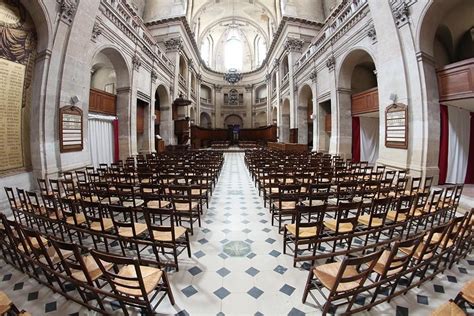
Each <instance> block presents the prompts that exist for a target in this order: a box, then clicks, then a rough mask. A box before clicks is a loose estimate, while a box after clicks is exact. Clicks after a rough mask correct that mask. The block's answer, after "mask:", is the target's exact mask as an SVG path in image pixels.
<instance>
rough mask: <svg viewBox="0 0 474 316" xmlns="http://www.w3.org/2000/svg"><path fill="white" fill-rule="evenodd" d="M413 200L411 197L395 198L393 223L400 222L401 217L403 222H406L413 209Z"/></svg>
mask: <svg viewBox="0 0 474 316" xmlns="http://www.w3.org/2000/svg"><path fill="white" fill-rule="evenodd" d="M414 200H415V197H414V196H412V195H404V196H400V197H398V198H397V200H396V202H395V203H396V204H395V211H396V215H395V219H394V222H398V221H400V218H402V216H403V217H404V218H403V220H404V221H407V220H408V219H409V218H410V211H411V210H412V208H413V202H414Z"/></svg>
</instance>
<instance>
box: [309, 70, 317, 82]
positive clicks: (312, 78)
mask: <svg viewBox="0 0 474 316" xmlns="http://www.w3.org/2000/svg"><path fill="white" fill-rule="evenodd" d="M309 79H311V81H312V82H316V81H317V80H318V71H317V70H316V68H315V69H313V71H311V73H310V74H309Z"/></svg>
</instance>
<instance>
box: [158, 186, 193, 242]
mask: <svg viewBox="0 0 474 316" xmlns="http://www.w3.org/2000/svg"><path fill="white" fill-rule="evenodd" d="M165 192H166V193H167V194H169V196H170V198H171V203H172V207H173V208H174V210H175V215H176V220H177V225H179V226H183V219H184V220H185V221H186V220H187V221H188V223H189V227H187V228H188V229H189V230H190V231H191V235H193V233H194V229H193V227H194V222H196V221H197V222H198V226H199V227H201V212H200V209H199V202H198V201H196V200H195V199H194V198H193V195H192V192H191V186H189V185H170V186H168V187H167V188H166V189H165Z"/></svg>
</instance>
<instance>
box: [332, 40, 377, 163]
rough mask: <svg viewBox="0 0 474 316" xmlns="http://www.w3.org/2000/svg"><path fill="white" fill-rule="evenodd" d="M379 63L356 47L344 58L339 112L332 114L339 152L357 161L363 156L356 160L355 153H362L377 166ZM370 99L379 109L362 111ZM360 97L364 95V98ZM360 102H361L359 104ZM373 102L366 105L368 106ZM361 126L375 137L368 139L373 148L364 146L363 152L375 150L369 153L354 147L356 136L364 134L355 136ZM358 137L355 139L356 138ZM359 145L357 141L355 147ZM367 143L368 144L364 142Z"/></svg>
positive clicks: (333, 132)
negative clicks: (377, 66) (353, 130)
mask: <svg viewBox="0 0 474 316" xmlns="http://www.w3.org/2000/svg"><path fill="white" fill-rule="evenodd" d="M376 69H377V68H376V61H375V58H374V56H373V54H372V53H371V52H370V51H369V50H367V49H365V48H362V47H356V48H354V49H353V50H351V51H349V52H348V53H347V54H345V56H343V58H342V62H341V63H340V67H339V72H338V76H337V79H338V80H337V87H338V93H339V98H338V104H337V108H336V111H333V110H332V109H331V112H332V113H334V112H335V113H337V114H336V122H337V123H336V124H334V119H332V123H333V124H332V133H331V137H333V136H334V135H335V136H336V137H338V140H339V150H338V152H339V153H341V154H344V156H346V157H352V158H353V159H354V158H355V159H356V160H358V159H359V157H354V156H353V153H354V152H361V157H362V160H369V162H371V163H375V161H376V160H377V159H378V152H379V150H378V146H379V130H380V127H379V126H380V121H379V114H378V113H379V112H378V111H379V110H378V109H379V105H378V94H377V93H378V92H377V75H376V74H377V70H376ZM362 95H364V96H370V100H373V102H376V104H375V106H372V107H371V108H370V111H369V110H368V111H359V110H357V109H360V107H358V105H360V104H365V102H366V101H365V100H369V99H368V98H365V97H362ZM358 96H361V97H360V99H359V98H358ZM356 100H361V101H360V102H357V101H356ZM368 104H369V103H367V104H366V106H368ZM359 121H360V122H361V123H360V130H361V134H360V135H362V134H364V135H365V134H367V133H368V132H369V131H371V132H372V133H371V134H370V135H372V136H373V137H371V138H364V141H365V140H367V142H368V143H367V144H369V146H367V147H364V146H361V147H360V148H361V149H365V148H369V147H370V148H373V147H375V150H374V151H373V152H371V153H369V151H368V150H363V151H360V150H359V149H358V148H355V147H353V145H354V144H353V140H354V137H357V138H356V139H358V138H359V136H360V135H353V134H352V125H353V123H358V122H359ZM353 136H354V137H353ZM357 144H359V142H357V143H356V144H355V145H357ZM364 144H365V143H364Z"/></svg>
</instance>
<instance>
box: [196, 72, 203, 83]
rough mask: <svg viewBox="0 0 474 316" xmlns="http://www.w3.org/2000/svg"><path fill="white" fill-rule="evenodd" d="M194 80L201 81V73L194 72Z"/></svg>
mask: <svg viewBox="0 0 474 316" xmlns="http://www.w3.org/2000/svg"><path fill="white" fill-rule="evenodd" d="M196 80H197V81H198V82H201V81H202V75H201V74H196Z"/></svg>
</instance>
